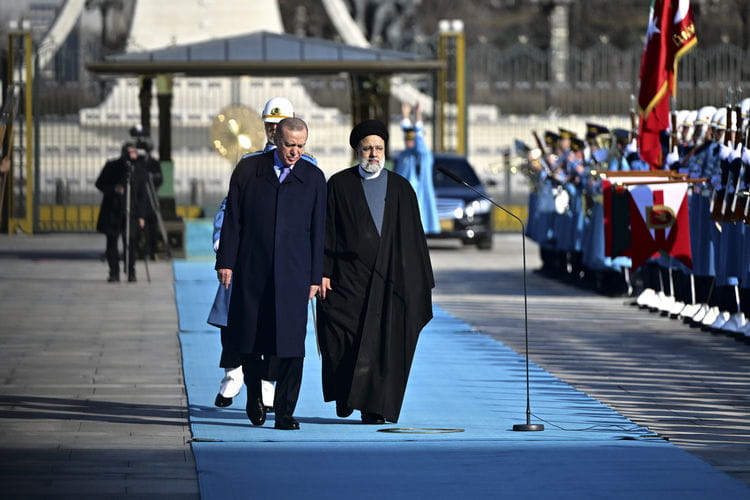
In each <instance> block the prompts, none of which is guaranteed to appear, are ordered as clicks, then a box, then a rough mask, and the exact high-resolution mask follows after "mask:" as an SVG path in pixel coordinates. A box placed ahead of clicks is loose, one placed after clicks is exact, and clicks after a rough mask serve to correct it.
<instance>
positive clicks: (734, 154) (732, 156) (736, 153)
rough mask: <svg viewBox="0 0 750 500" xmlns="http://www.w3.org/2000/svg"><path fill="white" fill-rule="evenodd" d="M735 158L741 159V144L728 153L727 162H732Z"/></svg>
mask: <svg viewBox="0 0 750 500" xmlns="http://www.w3.org/2000/svg"><path fill="white" fill-rule="evenodd" d="M737 158H742V144H737V147H736V148H734V149H733V150H732V152H731V153H729V162H730V163H731V162H733V161H734V160H736V159H737Z"/></svg>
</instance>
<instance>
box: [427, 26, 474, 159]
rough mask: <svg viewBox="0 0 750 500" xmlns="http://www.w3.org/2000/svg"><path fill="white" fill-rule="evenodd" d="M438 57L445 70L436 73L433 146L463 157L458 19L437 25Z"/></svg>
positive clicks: (461, 32)
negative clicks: (435, 114) (436, 99)
mask: <svg viewBox="0 0 750 500" xmlns="http://www.w3.org/2000/svg"><path fill="white" fill-rule="evenodd" d="M439 29H440V36H439V40H438V42H439V43H438V58H439V59H440V60H441V61H445V63H446V69H444V70H441V71H440V72H439V73H438V88H437V95H438V109H437V123H436V128H437V129H438V130H437V133H436V137H435V139H436V141H435V143H436V145H437V149H438V150H439V151H451V152H455V153H458V154H460V155H465V154H466V142H467V141H466V139H467V129H466V48H465V39H464V23H463V21H461V20H460V19H453V20H442V21H440V23H439Z"/></svg>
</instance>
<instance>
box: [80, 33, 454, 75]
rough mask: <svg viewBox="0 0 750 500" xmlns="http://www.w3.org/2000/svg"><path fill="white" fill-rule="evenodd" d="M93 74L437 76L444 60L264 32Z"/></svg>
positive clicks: (135, 58)
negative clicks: (433, 74) (407, 74)
mask: <svg viewBox="0 0 750 500" xmlns="http://www.w3.org/2000/svg"><path fill="white" fill-rule="evenodd" d="M86 67H87V69H88V70H89V71H91V72H93V73H99V74H113V75H138V76H148V75H157V74H164V73H170V74H182V75H184V76H241V75H252V76H302V75H325V74H338V73H366V74H373V75H390V74H395V73H437V72H438V71H440V70H442V69H445V67H446V65H445V63H444V62H443V61H439V60H435V59H425V58H422V57H420V56H418V55H416V54H411V53H407V52H397V51H392V50H382V49H374V48H363V47H356V46H353V45H347V44H344V43H340V42H334V41H330V40H322V39H318V38H305V37H297V36H294V35H287V34H281V35H280V34H276V33H269V32H265V31H261V32H256V33H251V34H248V35H243V36H235V37H230V38H220V39H215V40H209V41H206V42H199V43H193V44H187V45H179V46H173V47H167V48H163V49H158V50H151V51H145V52H133V53H126V54H119V55H115V56H110V57H108V58H107V59H106V60H105V61H104V62H94V63H89V64H87V65H86Z"/></svg>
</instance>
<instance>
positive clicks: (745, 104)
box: [740, 97, 750, 120]
mask: <svg viewBox="0 0 750 500" xmlns="http://www.w3.org/2000/svg"><path fill="white" fill-rule="evenodd" d="M740 111H741V112H742V119H743V120H747V119H748V118H750V97H745V98H744V99H742V101H740Z"/></svg>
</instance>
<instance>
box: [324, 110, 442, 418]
mask: <svg viewBox="0 0 750 500" xmlns="http://www.w3.org/2000/svg"><path fill="white" fill-rule="evenodd" d="M387 140H388V131H387V129H386V127H385V125H383V124H382V123H381V122H379V121H376V120H368V121H365V122H363V123H360V124H359V125H357V126H356V127H354V129H353V130H352V132H351V135H350V138H349V143H350V145H351V146H352V148H354V149H355V150H356V152H357V159H358V162H359V165H357V166H355V167H352V168H349V169H347V170H343V171H342V172H339V173H337V174H335V175H333V176H332V177H331V178H330V179H329V181H328V209H327V214H326V217H327V220H326V242H325V259H324V265H323V281H322V286H321V290H320V293H319V300H318V341H319V344H320V349H321V353H322V365H323V397H324V399H325V400H326V401H336V413H337V415H338V416H340V417H347V416H349V415H350V414H351V413H352V411H353V410H354V409H357V410H360V412H361V419H362V422H363V423H367V424H382V423H384V422H385V420H388V421H390V422H396V421H398V417H399V414H400V411H401V405H402V402H403V398H404V392H405V390H406V382H407V379H408V377H409V370H410V369H411V363H412V359H413V357H414V351H415V349H416V345H417V338H418V336H419V332H420V331H421V329H422V328H423V327H424V326H425V325H426V324H427V322H428V321H429V320H430V319H431V318H432V292H431V289H432V288H433V287H434V286H435V283H434V279H433V275H432V265H431V263H430V256H429V252H428V249H427V242H426V240H425V236H424V231H423V229H422V224H421V219H420V213H419V205H418V204H417V198H416V195H415V194H414V190H413V189H412V187H411V185H410V184H409V182H408V181H407V180H406V179H404V178H403V177H401V176H400V175H398V174H395V173H393V172H390V171H388V170H384V169H383V165H384V162H385V145H386V141H387Z"/></svg>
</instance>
